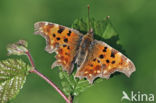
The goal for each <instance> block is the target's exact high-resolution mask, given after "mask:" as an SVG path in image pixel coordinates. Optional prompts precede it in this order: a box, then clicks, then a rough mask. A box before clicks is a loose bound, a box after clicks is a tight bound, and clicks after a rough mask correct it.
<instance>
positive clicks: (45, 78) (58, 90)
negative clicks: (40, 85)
mask: <svg viewBox="0 0 156 103" xmlns="http://www.w3.org/2000/svg"><path fill="white" fill-rule="evenodd" d="M26 55H27V57H28V59H29V61H30V63H31V65H32V67H33V68H34V69H32V70H30V72H31V73H35V74H37V75H38V76H40V77H41V78H42V79H44V80H45V81H46V82H47V83H49V84H50V85H51V86H52V87H53V88H55V90H56V91H57V92H58V93H59V94H60V95H61V96H62V97H63V98H64V100H65V101H66V102H67V103H72V102H70V100H68V98H67V97H66V96H65V94H64V93H63V92H62V91H61V90H60V89H59V88H58V87H57V86H56V85H55V84H54V83H53V82H52V81H51V80H49V79H48V78H47V77H46V76H44V75H43V74H42V73H40V72H39V71H37V70H36V69H35V64H34V61H33V59H32V56H31V54H30V52H29V51H28V52H26Z"/></svg>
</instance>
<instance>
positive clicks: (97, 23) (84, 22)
mask: <svg viewBox="0 0 156 103" xmlns="http://www.w3.org/2000/svg"><path fill="white" fill-rule="evenodd" d="M90 24H91V28H92V29H93V32H94V34H95V35H98V36H100V37H102V38H103V39H110V38H111V37H113V36H117V35H118V33H117V32H116V31H115V29H114V27H113V25H112V24H111V22H110V17H109V16H108V17H106V18H105V19H103V20H95V19H94V18H91V19H90ZM72 28H74V29H76V30H79V31H81V32H82V33H87V32H88V30H89V26H88V19H87V18H79V19H76V20H75V21H74V22H73V24H72Z"/></svg>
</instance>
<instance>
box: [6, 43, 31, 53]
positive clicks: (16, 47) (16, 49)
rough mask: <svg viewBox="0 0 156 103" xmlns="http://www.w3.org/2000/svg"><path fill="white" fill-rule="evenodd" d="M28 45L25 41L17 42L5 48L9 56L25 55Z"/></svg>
mask: <svg viewBox="0 0 156 103" xmlns="http://www.w3.org/2000/svg"><path fill="white" fill-rule="evenodd" d="M27 47H28V43H27V42H26V41H25V40H19V41H18V42H16V43H13V44H10V45H8V46H7V51H8V54H9V55H25V53H26V52H28V49H27Z"/></svg>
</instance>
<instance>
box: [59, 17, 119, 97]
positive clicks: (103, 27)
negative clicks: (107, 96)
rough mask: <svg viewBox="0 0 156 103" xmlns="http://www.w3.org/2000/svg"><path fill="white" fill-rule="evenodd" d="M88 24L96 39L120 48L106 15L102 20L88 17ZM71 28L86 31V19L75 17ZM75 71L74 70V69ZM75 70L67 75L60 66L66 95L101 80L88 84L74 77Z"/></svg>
mask: <svg viewBox="0 0 156 103" xmlns="http://www.w3.org/2000/svg"><path fill="white" fill-rule="evenodd" d="M90 24H91V27H92V29H93V32H94V37H95V39H97V40H101V41H105V42H106V43H108V44H110V45H113V47H115V48H118V49H119V50H122V48H121V45H120V44H119V37H118V33H117V32H116V31H115V29H114V27H113V26H112V24H111V22H110V20H109V17H106V18H105V19H104V20H95V19H94V18H91V19H90ZM72 28H74V29H76V30H78V31H80V32H82V33H84V34H85V33H87V32H88V31H89V26H88V19H87V18H79V19H76V20H75V21H74V22H73V24H72ZM75 71H76V70H75ZM74 75H75V72H73V73H72V74H71V75H69V74H68V73H67V72H64V71H63V70H62V69H61V68H60V73H59V76H60V79H61V80H62V82H61V84H62V87H63V91H64V93H65V94H66V95H68V96H77V95H79V93H81V92H83V91H84V90H85V89H87V88H89V87H91V86H92V85H94V84H96V83H99V82H101V81H103V79H102V78H98V79H96V80H94V84H92V85H91V84H89V83H88V81H87V80H85V79H81V80H79V79H78V78H74Z"/></svg>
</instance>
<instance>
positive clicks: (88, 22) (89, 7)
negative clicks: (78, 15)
mask: <svg viewBox="0 0 156 103" xmlns="http://www.w3.org/2000/svg"><path fill="white" fill-rule="evenodd" d="M89 12H90V5H89V4H88V31H90V13H89Z"/></svg>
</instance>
